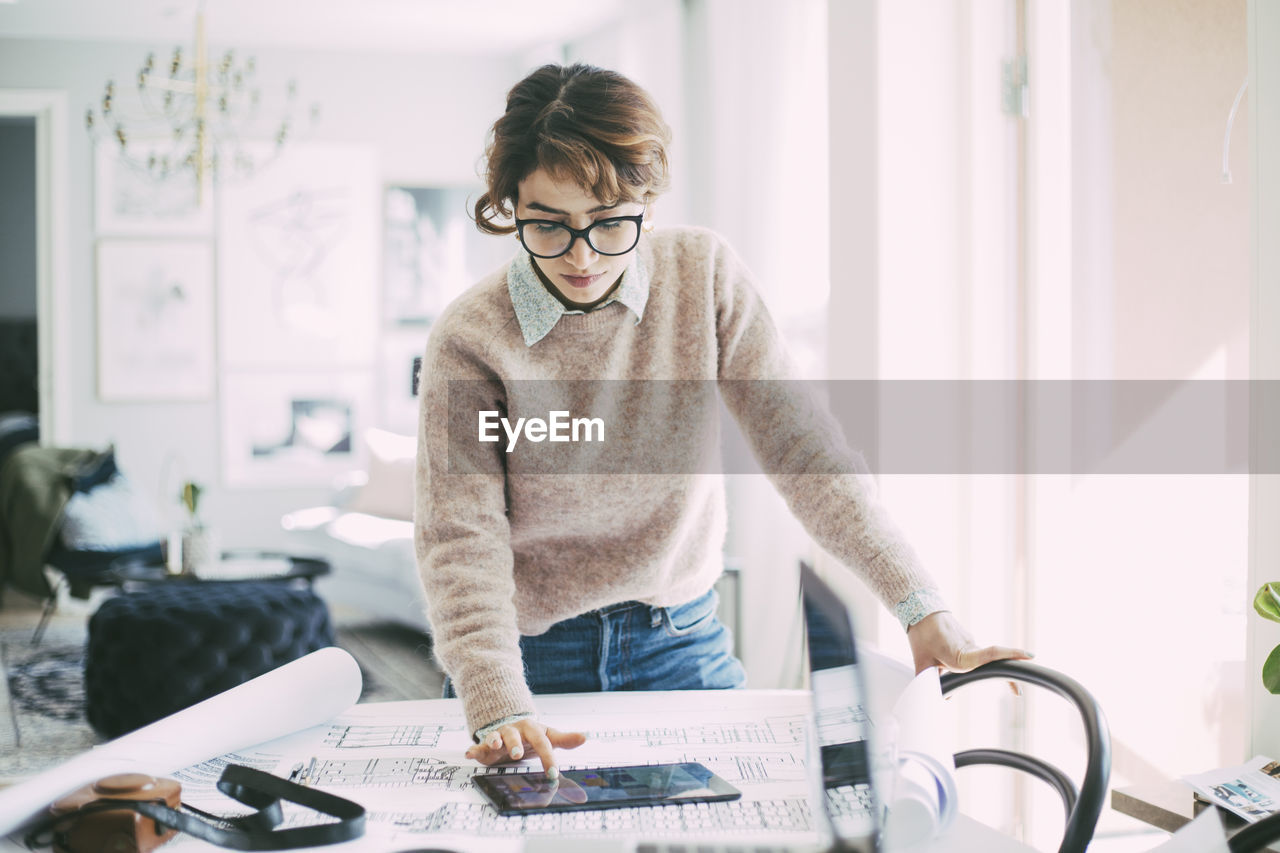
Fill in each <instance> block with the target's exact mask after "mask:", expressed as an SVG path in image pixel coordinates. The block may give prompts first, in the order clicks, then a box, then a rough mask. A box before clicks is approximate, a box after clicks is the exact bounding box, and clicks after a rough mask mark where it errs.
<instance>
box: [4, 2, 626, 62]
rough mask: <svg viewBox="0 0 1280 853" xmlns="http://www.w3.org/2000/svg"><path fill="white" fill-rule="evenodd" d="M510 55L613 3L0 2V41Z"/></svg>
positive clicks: (598, 17) (617, 12) (604, 17)
mask: <svg viewBox="0 0 1280 853" xmlns="http://www.w3.org/2000/svg"><path fill="white" fill-rule="evenodd" d="M200 8H203V9H204V15H205V32H206V36H207V38H208V41H209V43H210V44H214V45H236V46H258V47H261V46H273V45H277V46H288V47H298V48H317V49H326V50H333V49H340V50H395V51H432V52H445V53H464V54H489V53H494V54H497V53H512V52H518V51H523V50H529V49H533V48H536V47H539V46H542V45H546V44H549V43H556V42H561V41H566V40H569V39H572V38H574V37H577V36H580V35H584V34H586V33H590V32H592V31H593V30H596V29H599V28H600V27H602V26H604V25H605V24H607V23H609V22H611V21H615V20H617V19H618V18H619V17H621V16H622V14H623V9H624V7H623V3H622V0H207V2H206V0H0V38H38V39H71V40H79V41H128V42H133V43H144V44H146V43H160V44H169V43H173V42H187V41H190V40H191V39H192V37H193V34H194V28H195V19H196V14H197V11H198V10H199V9H200Z"/></svg>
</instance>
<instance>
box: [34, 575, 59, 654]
mask: <svg viewBox="0 0 1280 853" xmlns="http://www.w3.org/2000/svg"><path fill="white" fill-rule="evenodd" d="M65 583H66V578H63V577H60V578H58V582H57V583H56V584H55V585H54V587H53V592H51V593H49V597H48V598H46V599H45V601H44V609H43V610H42V611H40V624H38V625H36V632H35V633H34V634H32V635H31V645H32V646H38V645H40V640H41V639H43V638H44V631H45V629H46V628H48V627H49V619H50V618H51V617H52V616H53V611H55V610H57V609H58V592H59V590H61V589H62V587H63V585H64V584H65Z"/></svg>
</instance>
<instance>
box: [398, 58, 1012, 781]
mask: <svg viewBox="0 0 1280 853" xmlns="http://www.w3.org/2000/svg"><path fill="white" fill-rule="evenodd" d="M668 142H669V131H668V129H667V127H666V125H665V124H664V123H663V121H662V118H661V116H660V114H659V112H658V110H657V108H656V107H655V106H654V104H653V103H652V101H651V100H650V99H649V97H648V95H647V94H646V93H645V92H644V91H643V90H642V89H640V88H639V87H638V86H636V85H635V84H634V83H632V82H631V81H630V80H628V79H626V78H625V77H622V76H621V75H618V74H615V73H612V72H609V71H604V70H601V69H598V68H593V67H590V66H585V65H573V66H570V67H560V66H555V65H548V66H544V67H542V68H540V69H538V70H537V71H535V72H533V73H532V74H530V75H529V76H528V77H526V78H525V79H524V80H522V81H521V82H519V83H518V84H516V86H515V87H514V88H513V89H512V90H511V92H510V93H509V94H508V98H507V107H506V111H505V113H504V114H503V116H502V117H501V118H499V119H498V121H497V122H496V123H495V124H494V126H493V130H492V136H491V140H490V143H489V145H488V149H487V152H486V153H487V175H486V180H487V191H486V192H485V193H484V194H483V195H482V196H481V197H480V198H479V199H478V200H477V202H476V205H475V211H474V213H475V219H476V224H477V225H478V226H479V228H480V229H481V230H482V231H485V232H488V233H491V234H512V233H514V234H515V235H516V237H517V239H518V240H519V242H520V247H521V248H520V250H519V251H518V252H517V254H516V257H515V259H514V260H513V261H512V262H511V264H510V266H509V267H508V268H506V269H503V270H500V271H498V272H496V273H494V274H492V275H490V276H489V277H487V278H485V279H484V280H482V281H481V282H480V283H479V284H477V285H476V286H474V287H472V288H471V289H470V290H468V291H467V292H466V293H465V294H463V295H462V296H461V297H460V298H459V299H458V300H456V301H455V302H454V303H453V304H452V305H451V306H450V307H449V308H448V309H447V310H446V311H445V313H444V315H443V316H442V317H441V318H440V320H439V322H438V323H437V324H436V326H435V328H434V329H433V330H432V333H431V337H430V340H429V342H428V345H427V351H426V357H425V359H424V362H423V367H422V389H423V391H422V410H421V431H420V435H419V448H420V451H419V459H418V484H417V512H416V519H417V521H416V524H417V533H416V541H417V549H418V550H417V553H418V563H419V567H420V569H421V572H422V577H423V581H424V583H425V586H426V592H427V600H428V601H429V602H430V604H429V611H430V612H429V615H430V618H431V622H432V626H433V631H434V637H435V648H436V654H437V656H438V658H439V660H440V662H441V664H442V665H443V667H444V670H445V672H446V673H447V675H448V679H447V681H446V695H453V691H454V690H455V689H456V693H457V695H459V696H460V697H461V699H462V701H463V705H464V708H465V710H466V715H467V721H468V726H469V727H470V730H471V731H472V733H473V736H474V738H475V741H476V745H475V746H473V747H472V748H471V749H470V750H468V752H467V756H468V757H471V758H475V759H477V760H479V761H481V762H483V763H485V764H493V763H495V762H499V761H505V760H516V759H520V758H522V757H523V756H524V755H525V754H526V752H527V751H528V750H529V749H532V750H534V751H535V752H536V754H537V755H538V757H539V758H540V759H541V761H542V764H543V766H544V768H546V769H547V771H548V772H549V773H552V774H554V772H555V754H554V750H555V749H556V748H572V747H575V746H577V745H579V744H581V743H582V742H583V740H584V737H583V735H581V734H579V733H573V732H561V731H558V730H556V729H554V728H551V727H549V726H547V725H546V723H544V722H543V721H541V720H539V719H538V717H537V712H536V708H535V705H534V702H533V694H534V693H551V692H557V693H558V692H577V691H597V690H617V689H621V690H627V689H632V690H650V689H692V688H722V687H723V688H729V687H740V686H742V685H743V684H744V682H745V675H744V673H743V670H742V666H741V664H740V663H739V662H738V661H737V660H736V659H735V658H734V657H733V655H732V653H731V643H730V639H729V636H728V632H727V631H726V629H725V628H724V626H723V625H721V624H720V622H719V621H718V620H717V619H716V616H715V605H716V600H715V593H714V591H713V589H712V585H713V583H714V582H715V580H716V578H717V577H718V576H719V574H720V572H721V558H722V554H721V549H722V547H723V542H724V535H725V496H724V489H723V482H722V480H721V479H720V478H718V477H708V476H704V475H703V474H702V473H700V472H701V469H700V468H697V467H696V465H694V464H693V460H696V459H698V458H701V457H699V456H698V455H697V454H698V452H699V450H705V446H703V445H701V444H700V443H699V442H700V440H701V439H705V437H706V436H707V435H708V434H714V429H715V428H714V424H713V422H714V415H713V414H711V412H712V411H713V407H711V406H707V405H706V404H705V397H706V395H705V394H700V392H699V390H698V389H700V388H706V387H711V388H718V389H719V391H720V394H721V396H722V397H723V400H724V403H725V405H726V407H727V408H728V409H729V410H730V411H731V412H732V414H733V416H734V418H735V419H736V420H737V422H738V424H739V426H740V427H741V429H742V432H743V433H744V434H745V435H746V437H747V438H748V440H749V442H750V443H751V447H752V450H753V452H754V454H755V456H756V458H757V459H758V460H760V463H761V465H762V466H763V467H764V470H765V471H766V472H769V473H770V476H771V479H772V480H773V482H774V484H775V486H776V487H777V488H778V489H779V491H780V492H781V493H782V494H783V496H784V497H785V498H786V499H787V501H788V504H789V505H790V507H791V509H792V511H793V512H794V513H795V515H796V516H797V517H798V518H799V519H800V521H801V522H802V523H803V524H804V525H805V527H806V529H807V530H808V531H809V532H810V534H811V535H813V537H814V538H815V539H816V540H817V541H818V542H819V543H820V544H821V545H822V546H823V547H825V548H826V549H827V550H828V551H830V552H831V553H833V554H834V555H836V556H837V557H839V558H840V559H841V560H842V562H844V563H846V564H847V565H849V566H851V567H853V568H855V569H856V570H858V571H859V572H860V573H861V574H862V576H863V578H864V579H866V580H867V582H868V583H869V584H870V586H871V588H872V589H873V590H875V592H876V593H877V595H878V596H879V597H880V598H881V600H882V601H884V603H885V604H886V606H888V607H889V608H890V609H892V610H893V611H894V613H895V614H896V615H897V616H898V618H899V619H900V620H901V622H902V624H903V626H904V627H905V628H906V630H907V637H908V639H909V641H910V645H911V649H912V654H913V657H914V659H915V665H916V669H917V670H921V669H924V668H926V667H928V666H940V667H947V668H949V669H954V670H967V669H971V668H973V667H976V666H979V665H981V664H983V663H986V662H987V661H990V660H996V659H1000V658H1022V657H1026V656H1027V655H1026V653H1024V652H1022V651H1020V650H1017V649H1009V648H1002V647H994V646H993V647H987V648H979V647H977V646H976V645H975V644H974V642H973V641H972V639H971V638H970V636H969V634H968V633H967V632H966V631H965V630H964V628H963V627H962V626H961V625H960V624H959V623H958V622H957V620H956V619H955V618H954V617H953V616H952V614H951V613H950V612H948V611H947V610H946V607H945V604H944V603H943V601H942V599H941V597H940V596H939V594H938V591H937V588H936V585H935V584H934V582H933V580H932V579H931V578H930V577H929V575H928V573H927V572H925V570H924V569H923V568H922V567H921V566H920V564H919V561H918V559H917V557H916V555H915V553H914V552H913V551H912V549H911V548H910V547H909V546H908V545H907V543H906V542H904V541H903V540H902V539H901V537H900V536H899V535H898V533H897V532H896V531H895V529H894V528H893V527H892V525H891V524H890V523H889V521H888V519H887V518H886V517H885V516H884V514H883V511H882V510H881V509H880V507H879V506H878V504H877V503H876V502H875V500H874V498H873V497H872V496H871V495H870V494H869V493H868V492H867V491H866V490H865V488H864V484H863V481H862V480H860V479H859V478H858V477H857V476H855V475H853V474H849V473H831V472H833V471H835V472H840V471H848V470H849V464H848V462H849V459H850V453H849V451H848V450H847V449H846V448H845V447H844V446H843V444H842V443H841V441H840V437H839V435H838V430H833V429H832V425H831V424H830V422H829V421H828V420H824V419H823V418H822V417H821V416H818V415H816V414H815V413H814V411H812V410H811V408H810V407H808V406H807V404H806V401H805V400H803V399H800V398H799V397H798V395H797V394H795V393H794V391H793V389H794V388H795V387H798V383H790V384H788V383H767V382H758V381H756V380H775V379H786V378H788V377H791V376H792V375H793V373H792V368H791V365H790V363H789V361H788V360H787V357H786V355H785V351H784V347H783V344H782V341H781V339H780V338H779V335H778V333H777V330H776V329H775V328H774V326H773V323H772V321H771V319H770V317H769V314H768V312H767V311H766V309H765V307H764V305H763V304H762V303H761V301H760V299H759V297H758V295H757V294H756V290H755V287H754V285H753V284H752V282H751V279H750V276H749V274H748V273H747V271H746V269H745V268H744V267H743V266H742V264H741V263H740V262H739V261H738V259H737V258H736V256H735V255H734V254H733V252H732V250H730V249H729V248H728V246H727V245H725V244H724V242H723V241H722V240H720V238H718V237H717V236H716V235H715V234H712V233H711V232H709V231H706V230H703V229H694V228H673V229H662V230H658V231H654V232H652V233H647V231H646V229H647V225H646V224H645V219H646V216H647V207H648V205H649V204H650V203H652V202H653V201H654V200H655V199H656V198H657V197H658V195H659V194H660V193H661V192H662V190H663V189H665V187H666V184H667V157H666V146H667V144H668ZM549 380H554V382H550V383H549V382H548V381H549ZM617 380H626V382H623V383H619V382H617ZM671 380H692V381H677V382H672V381H671ZM739 380H745V381H739ZM557 383H558V384H557ZM602 388H607V391H603V390H602ZM548 389H552V390H550V391H549V390H548ZM655 389H660V391H656V390H655ZM690 389H692V390H690ZM548 394H549V395H550V397H552V398H555V400H558V401H560V402H558V403H551V404H550V405H562V404H563V405H564V406H565V408H564V409H562V410H560V414H561V415H566V414H567V413H568V412H569V410H570V409H569V407H575V406H576V407H581V409H578V408H575V409H573V410H574V411H579V410H588V411H589V412H590V414H591V415H592V416H593V417H592V418H590V419H586V418H584V419H583V421H584V423H585V422H588V421H598V422H599V425H600V432H601V433H602V435H601V438H606V437H607V438H610V441H611V442H612V443H611V444H607V445H601V446H600V447H595V446H589V445H587V444H582V443H579V444H576V445H573V446H572V447H567V446H565V445H563V444H561V445H555V446H553V445H552V444H551V443H550V442H547V443H541V440H542V439H546V438H551V439H552V440H554V437H553V436H548V435H547V433H548V430H550V431H552V432H554V430H555V418H554V410H552V412H551V413H552V417H551V418H550V426H548V417H547V416H548V414H549V409H548V399H549V398H548V397H547V395H548ZM689 395H692V396H689ZM565 400H568V401H569V402H568V403H565V402H564V401H565ZM535 416H537V417H536V418H535ZM522 418H523V419H524V420H521V419H522ZM535 419H536V420H540V421H542V426H541V427H538V428H537V431H536V432H535V431H534V429H533V428H532V427H530V426H529V425H530V424H532V422H533V421H534V420H535ZM513 425H514V427H513ZM564 425H565V424H564V421H563V419H562V422H561V426H564ZM707 428H709V429H711V431H712V432H711V433H708V432H707V431H706V429H707ZM522 429H523V432H522ZM575 430H576V426H575ZM619 430H621V432H622V434H623V437H622V438H621V439H618V438H615V436H616V435H617V434H618V431H619ZM565 432H566V433H567V429H566V430H565ZM602 448H607V449H602ZM513 451H518V452H515V453H513ZM526 451H537V452H538V453H545V454H549V455H544V456H541V457H536V458H533V461H532V462H531V461H529V460H530V458H531V457H528V456H522V455H520V453H522V452H526ZM539 458H540V459H542V460H543V463H544V464H541V465H539V464H538V461H537V459H539ZM547 460H551V461H550V462H547ZM646 465H648V466H651V467H646ZM655 471H657V472H661V473H662V476H652V473H653V472H655Z"/></svg>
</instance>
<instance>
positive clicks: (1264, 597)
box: [1253, 583, 1280, 622]
mask: <svg viewBox="0 0 1280 853" xmlns="http://www.w3.org/2000/svg"><path fill="white" fill-rule="evenodd" d="M1253 609H1254V610H1256V611H1258V615H1259V616H1261V617H1262V618H1264V619H1270V620H1271V621H1272V622H1280V584H1278V583H1265V584H1263V585H1262V588H1261V589H1259V590H1258V594H1257V595H1255V596H1254V597H1253Z"/></svg>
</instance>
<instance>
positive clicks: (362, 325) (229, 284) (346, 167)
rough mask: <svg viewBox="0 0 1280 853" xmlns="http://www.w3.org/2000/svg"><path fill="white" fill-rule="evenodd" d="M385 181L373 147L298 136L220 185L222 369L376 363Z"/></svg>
mask: <svg viewBox="0 0 1280 853" xmlns="http://www.w3.org/2000/svg"><path fill="white" fill-rule="evenodd" d="M379 186H380V180H379V177H378V166H377V158H376V155H375V152H374V150H373V149H372V148H370V147H367V146H355V145H321V144H299V145H297V146H293V147H290V148H289V149H288V150H287V151H285V152H284V153H282V154H281V155H280V156H279V157H278V158H276V159H275V160H273V161H272V162H271V163H270V165H268V166H267V167H265V168H264V169H262V170H261V171H260V172H259V173H258V174H257V175H256V176H255V177H254V179H253V180H252V181H248V182H245V183H241V184H231V185H228V186H226V187H224V188H221V189H220V191H219V193H218V332H219V334H218V348H219V357H220V361H221V364H222V368H223V369H224V370H268V369H270V370H289V369H299V370H305V369H315V368H325V369H345V368H350V367H353V366H357V365H358V366H362V367H372V365H373V364H374V361H375V340H376V335H377V331H378V248H377V246H378V216H377V213H378V191H379Z"/></svg>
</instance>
